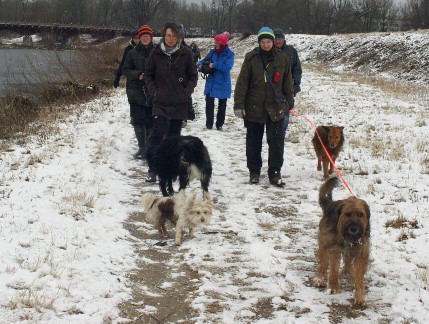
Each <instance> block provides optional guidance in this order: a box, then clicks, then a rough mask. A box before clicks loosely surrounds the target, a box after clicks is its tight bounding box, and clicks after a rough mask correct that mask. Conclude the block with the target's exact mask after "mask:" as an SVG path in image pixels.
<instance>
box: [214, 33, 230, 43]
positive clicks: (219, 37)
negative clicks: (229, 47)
mask: <svg viewBox="0 0 429 324" xmlns="http://www.w3.org/2000/svg"><path fill="white" fill-rule="evenodd" d="M229 36H230V35H229V33H228V32H227V31H226V32H223V33H222V34H218V35H216V36H215V37H214V40H215V41H216V42H218V43H219V45H220V46H226V44H227V43H228V40H229Z"/></svg>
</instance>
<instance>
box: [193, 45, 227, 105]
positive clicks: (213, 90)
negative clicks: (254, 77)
mask: <svg viewBox="0 0 429 324" xmlns="http://www.w3.org/2000/svg"><path fill="white" fill-rule="evenodd" d="M204 61H211V62H213V67H214V68H215V69H216V71H215V72H213V73H211V74H209V75H208V77H207V80H206V85H205V87H204V94H205V95H206V96H210V97H213V98H218V99H226V98H230V97H231V75H230V71H231V69H232V66H233V65H234V52H233V51H231V50H230V49H229V47H228V45H226V46H225V48H224V49H223V50H222V52H220V54H217V53H216V51H215V50H214V49H212V50H210V52H209V53H208V54H207V55H206V56H205V57H204V58H203V59H201V60H199V61H198V62H197V65H200V64H202V63H203V62H204Z"/></svg>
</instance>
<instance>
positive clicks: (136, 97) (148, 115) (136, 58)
mask: <svg viewBox="0 0 429 324" xmlns="http://www.w3.org/2000/svg"><path fill="white" fill-rule="evenodd" d="M152 36H153V32H152V29H151V28H150V27H149V26H148V25H143V26H141V27H140V28H139V39H140V43H139V44H138V45H137V46H136V47H135V48H134V49H132V50H131V51H129V53H128V55H127V57H126V59H125V63H124V67H123V71H124V74H125V76H126V77H127V97H128V102H129V104H130V117H131V125H133V127H134V131H135V133H136V138H137V142H138V145H139V149H138V151H137V153H136V154H135V158H137V159H143V158H145V156H146V150H147V138H148V136H149V130H150V128H151V127H152V101H151V98H150V96H149V95H148V90H147V88H146V84H145V73H144V72H145V69H146V65H147V61H148V59H149V54H150V52H151V51H152V49H153V42H152Z"/></svg>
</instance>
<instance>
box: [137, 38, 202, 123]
mask: <svg viewBox="0 0 429 324" xmlns="http://www.w3.org/2000/svg"><path fill="white" fill-rule="evenodd" d="M145 80H146V85H147V88H148V91H149V94H150V95H151V96H152V97H153V111H152V114H153V115H154V116H164V117H166V118H168V119H183V120H186V119H187V116H188V97H189V96H190V95H191V94H192V93H193V92H194V88H195V86H196V85H197V80H198V74H197V69H196V67H195V64H194V59H193V57H192V51H191V50H190V49H188V48H186V47H184V46H183V45H182V46H181V47H180V48H179V49H178V50H177V51H176V52H174V53H173V54H172V55H171V56H168V55H166V54H165V53H164V52H163V51H162V50H161V47H160V46H157V47H156V48H154V49H153V50H152V52H151V53H150V56H149V61H148V63H147V65H146V72H145Z"/></svg>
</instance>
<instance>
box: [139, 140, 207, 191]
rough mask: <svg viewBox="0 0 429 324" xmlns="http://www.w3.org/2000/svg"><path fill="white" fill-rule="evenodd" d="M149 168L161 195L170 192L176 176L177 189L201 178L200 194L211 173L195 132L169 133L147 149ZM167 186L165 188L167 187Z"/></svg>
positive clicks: (205, 188)
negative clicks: (154, 176) (188, 133)
mask: <svg viewBox="0 0 429 324" xmlns="http://www.w3.org/2000/svg"><path fill="white" fill-rule="evenodd" d="M148 163H149V169H150V170H153V172H155V173H156V174H157V175H158V177H159V187H160V188H161V192H162V195H163V196H164V197H167V196H169V195H170V196H172V195H173V194H174V190H173V181H175V180H176V179H177V177H179V190H182V189H185V188H186V187H187V185H188V184H189V181H191V180H193V179H197V180H200V181H201V188H202V189H203V195H205V194H206V193H208V188H209V183H210V179H211V176H212V163H211V160H210V155H209V152H208V151H207V148H206V147H205V146H204V143H203V142H202V141H201V140H200V139H199V138H198V137H195V136H171V137H167V138H165V139H164V140H163V141H162V142H161V144H160V145H159V147H158V148H156V149H154V150H152V151H149V152H148ZM167 189H168V190H167Z"/></svg>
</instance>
